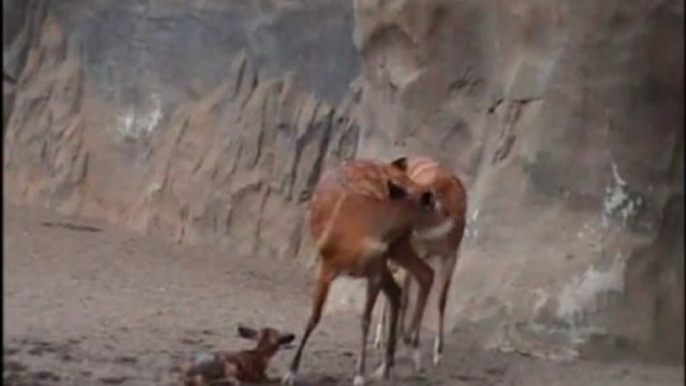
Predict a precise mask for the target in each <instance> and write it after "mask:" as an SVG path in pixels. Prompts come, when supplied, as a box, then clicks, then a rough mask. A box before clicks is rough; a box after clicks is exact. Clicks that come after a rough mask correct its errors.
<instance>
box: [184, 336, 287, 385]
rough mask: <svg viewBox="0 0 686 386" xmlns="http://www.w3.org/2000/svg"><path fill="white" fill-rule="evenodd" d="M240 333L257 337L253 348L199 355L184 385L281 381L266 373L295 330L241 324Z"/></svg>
mask: <svg viewBox="0 0 686 386" xmlns="http://www.w3.org/2000/svg"><path fill="white" fill-rule="evenodd" d="M238 335H239V336H240V337H242V338H245V339H251V340H255V341H257V347H255V348H254V349H252V350H243V351H238V352H215V353H211V354H205V355H202V356H200V357H198V358H196V360H195V361H193V363H191V364H190V365H188V366H187V367H186V369H185V370H184V372H183V380H184V385H185V386H210V385H239V384H240V382H250V383H272V382H278V380H276V381H274V380H271V379H269V378H268V377H267V366H268V365H269V360H270V359H271V358H272V357H273V356H274V355H275V354H276V353H277V352H278V351H279V349H280V348H282V347H284V346H286V345H288V344H290V343H291V342H292V341H293V340H294V339H295V335H293V334H283V333H281V332H279V331H277V330H275V329H273V328H262V329H260V330H259V331H256V330H254V329H252V328H249V327H244V326H239V327H238Z"/></svg>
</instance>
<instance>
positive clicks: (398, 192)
mask: <svg viewBox="0 0 686 386" xmlns="http://www.w3.org/2000/svg"><path fill="white" fill-rule="evenodd" d="M405 197H407V191H406V190H405V189H404V188H403V187H401V186H398V185H396V184H394V183H393V182H392V181H388V198H390V199H391V200H401V199H403V198H405Z"/></svg>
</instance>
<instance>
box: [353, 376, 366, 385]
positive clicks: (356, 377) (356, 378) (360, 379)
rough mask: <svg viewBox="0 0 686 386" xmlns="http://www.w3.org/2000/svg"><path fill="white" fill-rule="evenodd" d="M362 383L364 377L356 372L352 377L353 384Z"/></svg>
mask: <svg viewBox="0 0 686 386" xmlns="http://www.w3.org/2000/svg"><path fill="white" fill-rule="evenodd" d="M364 383H365V382H364V377H363V376H362V375H360V374H357V375H356V376H355V378H354V379H353V386H364Z"/></svg>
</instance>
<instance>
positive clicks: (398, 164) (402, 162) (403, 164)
mask: <svg viewBox="0 0 686 386" xmlns="http://www.w3.org/2000/svg"><path fill="white" fill-rule="evenodd" d="M391 166H393V167H394V168H397V169H399V170H401V171H403V172H407V157H400V158H397V159H395V160H394V161H392V162H391Z"/></svg>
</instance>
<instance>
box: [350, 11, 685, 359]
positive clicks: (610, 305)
mask: <svg viewBox="0 0 686 386" xmlns="http://www.w3.org/2000/svg"><path fill="white" fill-rule="evenodd" d="M354 3H355V10H356V30H355V37H356V44H357V46H358V49H359V50H360V53H361V55H362V58H363V65H362V73H363V77H362V81H361V83H362V84H363V91H362V102H361V107H360V122H361V124H362V127H363V128H364V129H365V131H364V133H363V136H364V142H363V143H362V146H361V147H360V148H359V149H358V151H359V154H361V155H382V156H389V157H390V156H391V155H397V154H406V153H410V154H426V153H429V154H432V155H433V156H434V157H436V158H438V159H440V160H441V161H443V162H445V163H447V164H448V165H451V166H452V167H453V168H454V169H455V170H456V171H457V172H458V174H459V175H460V176H461V177H462V178H463V179H464V180H465V181H466V182H467V184H468V188H469V193H470V202H469V207H470V221H469V224H468V229H467V233H466V239H465V242H464V248H463V250H462V257H461V260H460V263H459V264H458V269H457V273H456V275H455V280H454V285H453V289H452V290H453V292H452V294H453V306H454V307H453V308H452V310H453V311H454V318H455V319H454V320H455V321H458V320H459V321H461V322H465V321H471V322H473V323H476V324H478V325H479V326H481V327H482V329H483V330H484V331H486V332H485V336H486V338H485V340H486V341H487V344H488V345H489V346H491V347H497V348H501V349H514V350H519V351H527V352H529V353H530V354H534V355H540V356H546V357H556V358H568V357H573V356H576V355H578V354H579V353H580V352H581V353H583V352H590V351H588V350H590V346H589V345H590V344H591V343H592V342H598V341H605V342H607V341H612V342H615V343H616V342H618V341H624V340H625V339H626V340H627V341H629V342H631V343H630V344H629V345H631V346H632V347H634V348H635V349H637V350H638V351H640V352H643V353H646V354H647V353H650V354H651V355H657V356H658V357H662V358H665V357H670V358H672V359H681V360H683V343H682V340H683V328H682V327H679V328H677V327H676V326H677V324H678V325H679V326H682V325H683V322H684V307H683V291H682V290H681V288H683V273H684V270H683V260H684V249H683V245H682V244H683V242H680V241H676V238H681V236H680V235H681V233H682V232H683V230H682V228H683V227H682V226H679V225H676V223H671V222H670V221H676V219H677V218H678V219H680V221H682V222H683V208H681V207H680V206H679V205H676V202H681V201H680V200H681V197H683V167H682V166H681V165H683V150H681V149H683V134H682V133H683V127H684V115H683V111H684V110H683V95H684V94H683V69H684V62H683V55H684V51H683V37H682V36H681V35H680V33H681V29H682V28H683V22H684V20H683V2H669V1H662V2H660V1H658V2H648V1H645V2H644V1H638V2H633V3H631V4H630V5H629V4H627V3H624V2H619V1H609V2H608V1H604V2H602V3H598V2H594V1H574V2H569V1H552V2H550V1H545V2H543V1H535V0H531V1H530V0H521V1H515V2H511V1H486V2H482V1H461V2H454V1H441V0H435V1H424V2H419V1H402V0H397V1H392V0H391V1H384V2H380V1H373V0H357V1H355V2H354ZM667 36H669V38H668V37H667ZM676 159H678V162H675V160H676ZM676 165H679V166H676ZM680 168H681V169H680ZM677 170H678V171H677ZM670 235H671V236H670ZM670 238H671V240H670ZM667 282H669V283H671V284H666V283H667ZM667 287H669V288H672V289H673V291H672V292H670V294H667V293H666V292H662V291H663V289H664V288H667ZM433 301H435V300H433ZM665 304H670V306H668V307H667V306H665ZM433 309H435V307H430V314H431V313H432V312H431V311H432V310H433ZM637 309H641V310H644V311H643V313H642V315H641V317H637V318H633V320H632V321H628V320H627V319H632V317H631V316H630V315H631V314H633V313H635V312H636V310H637ZM667 309H669V311H666V310H667ZM431 317H433V315H430V318H431ZM428 325H429V326H431V325H432V322H431V321H429V323H428ZM668 325H669V326H672V327H667V326H668ZM658 330H660V332H658ZM666 331H670V332H669V333H667V332H666ZM667 335H671V336H672V337H674V339H669V338H666V336H667ZM677 337H681V338H678V339H677ZM587 343H588V344H587ZM615 343H612V344H615Z"/></svg>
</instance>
